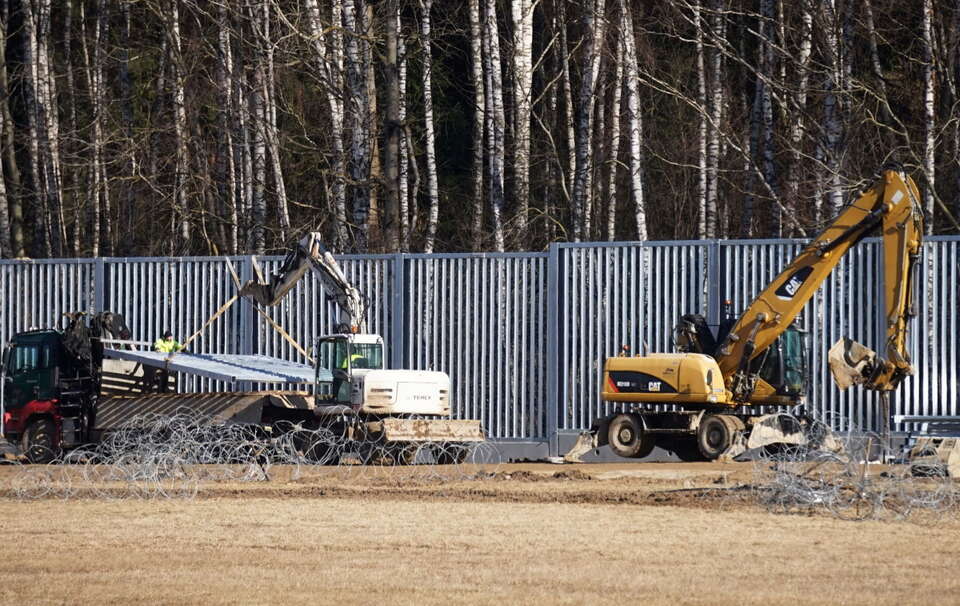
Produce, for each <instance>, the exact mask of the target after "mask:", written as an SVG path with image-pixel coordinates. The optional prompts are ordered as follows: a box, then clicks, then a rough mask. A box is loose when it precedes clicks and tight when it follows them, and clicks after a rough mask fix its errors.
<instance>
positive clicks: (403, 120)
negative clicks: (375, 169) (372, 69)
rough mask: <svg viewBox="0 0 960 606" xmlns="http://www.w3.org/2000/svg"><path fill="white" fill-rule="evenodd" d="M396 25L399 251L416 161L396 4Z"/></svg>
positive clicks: (403, 247)
mask: <svg viewBox="0 0 960 606" xmlns="http://www.w3.org/2000/svg"><path fill="white" fill-rule="evenodd" d="M392 18H393V19H394V20H396V22H397V25H396V28H397V64H398V65H397V79H398V80H399V82H398V88H399V95H400V99H399V105H400V106H399V108H398V110H397V111H398V114H397V115H398V117H399V119H400V124H398V125H397V127H398V129H399V130H400V132H399V149H398V150H397V153H398V154H399V164H400V166H399V167H398V170H397V177H398V179H399V183H398V184H397V190H398V191H397V195H398V197H399V198H400V208H399V217H398V219H399V237H400V248H399V251H400V252H409V251H410V166H409V163H410V160H411V159H412V160H413V161H414V162H416V156H413V155H411V154H408V153H407V148H408V146H409V145H410V142H409V141H408V140H407V46H406V44H405V43H404V35H403V20H402V19H401V18H400V6H399V4H398V5H397V6H396V10H395V14H394V15H393V16H392Z"/></svg>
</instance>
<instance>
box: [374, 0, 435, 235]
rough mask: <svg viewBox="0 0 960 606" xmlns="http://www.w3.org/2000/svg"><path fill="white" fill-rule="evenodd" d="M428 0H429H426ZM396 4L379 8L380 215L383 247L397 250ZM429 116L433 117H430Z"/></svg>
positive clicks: (398, 121) (398, 123)
mask: <svg viewBox="0 0 960 606" xmlns="http://www.w3.org/2000/svg"><path fill="white" fill-rule="evenodd" d="M428 2H429V0H428ZM399 9H400V7H399V3H398V2H397V1H396V0H389V1H387V2H384V3H383V5H382V6H381V7H380V10H381V14H382V18H383V23H384V37H385V39H386V45H385V47H386V48H385V52H384V54H383V56H382V60H381V61H382V66H381V69H382V71H383V80H384V89H385V90H386V94H385V97H386V101H387V103H386V108H385V113H384V117H383V131H384V132H383V140H384V149H383V184H384V187H383V189H384V196H383V207H382V208H383V215H382V217H381V225H382V229H383V235H384V240H385V242H384V243H385V245H386V250H388V251H390V252H397V251H399V250H400V242H401V237H400V231H401V230H400V161H401V160H400V132H401V130H402V128H403V118H402V117H401V115H400V58H399V32H398V25H399V24H398V22H397V20H398V14H399ZM431 118H432V116H431Z"/></svg>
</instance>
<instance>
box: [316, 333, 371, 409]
mask: <svg viewBox="0 0 960 606" xmlns="http://www.w3.org/2000/svg"><path fill="white" fill-rule="evenodd" d="M381 368H384V365H383V339H381V338H380V337H379V336H378V335H363V334H339V335H328V336H324V337H320V338H319V339H317V367H316V371H317V373H316V376H317V397H318V398H320V399H322V400H327V401H333V402H340V403H348V402H350V401H351V400H352V394H353V387H354V382H355V381H354V380H355V379H356V377H357V376H358V375H364V374H366V372H367V371H369V370H375V369H381Z"/></svg>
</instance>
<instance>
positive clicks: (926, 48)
mask: <svg viewBox="0 0 960 606" xmlns="http://www.w3.org/2000/svg"><path fill="white" fill-rule="evenodd" d="M922 10H923V127H924V129H923V133H924V146H923V173H924V177H925V178H926V181H927V186H926V187H925V188H923V212H924V214H925V215H926V217H925V219H924V231H925V232H926V233H928V234H932V233H933V227H934V199H935V198H936V195H937V190H936V166H937V165H936V146H937V132H936V128H937V124H936V116H935V114H934V109H935V106H936V83H935V82H934V64H933V55H934V48H933V47H934V39H933V26H932V22H933V0H923V8H922Z"/></svg>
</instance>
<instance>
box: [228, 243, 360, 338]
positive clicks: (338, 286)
mask: <svg viewBox="0 0 960 606" xmlns="http://www.w3.org/2000/svg"><path fill="white" fill-rule="evenodd" d="M309 269H313V270H314V272H315V273H316V274H317V276H318V277H319V278H320V281H321V282H322V283H323V287H324V289H325V290H326V291H327V292H328V293H330V294H329V298H330V299H332V300H334V301H336V303H337V305H338V306H339V307H340V310H341V311H342V312H343V313H344V314H345V315H346V318H341V321H340V323H339V324H338V326H337V329H338V332H344V333H349V332H354V333H355V332H365V330H364V329H365V324H366V317H367V301H366V299H365V298H364V296H363V295H362V294H361V293H360V291H359V290H357V289H356V287H354V286H353V285H352V284H350V281H349V280H348V279H347V276H346V275H345V274H344V273H343V269H342V268H341V267H340V265H339V264H338V263H337V261H336V259H334V258H333V255H332V254H331V253H330V251H328V250H327V249H326V248H324V246H323V244H322V243H321V241H320V234H318V233H316V232H312V233H309V234H307V235H306V236H304V237H303V238H302V239H301V240H300V242H299V243H298V244H297V247H296V248H295V249H294V250H293V251H291V252H290V254H288V255H287V258H286V259H284V262H283V265H282V266H281V267H280V269H279V270H277V271H276V272H275V273H273V274H271V276H270V281H269V282H267V283H263V282H257V281H254V280H250V281H248V282H247V283H246V284H244V285H243V287H242V288H241V289H240V295H241V296H245V297H250V298H252V299H253V300H255V301H256V302H257V303H260V304H261V305H264V306H270V305H276V304H277V303H279V302H280V301H281V300H282V299H283V297H284V296H286V294H287V293H288V292H289V291H290V290H291V289H292V288H293V287H294V286H295V285H296V284H297V282H299V281H300V279H301V278H302V277H303V275H304V274H305V273H307V271H308V270H309Z"/></svg>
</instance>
